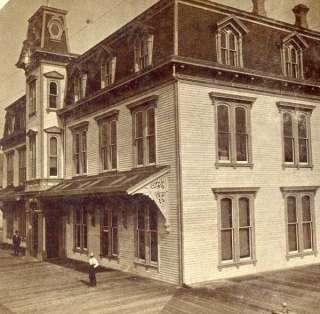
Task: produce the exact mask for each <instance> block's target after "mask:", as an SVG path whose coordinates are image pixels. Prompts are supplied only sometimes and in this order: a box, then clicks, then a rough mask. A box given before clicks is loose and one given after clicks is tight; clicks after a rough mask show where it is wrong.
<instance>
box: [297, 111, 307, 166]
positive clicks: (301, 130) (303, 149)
mask: <svg viewBox="0 0 320 314" xmlns="http://www.w3.org/2000/svg"><path fill="white" fill-rule="evenodd" d="M298 138H299V162H300V163H308V161H309V139H308V130H307V118H306V116H305V115H304V114H300V115H299V117H298Z"/></svg>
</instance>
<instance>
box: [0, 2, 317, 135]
mask: <svg viewBox="0 0 320 314" xmlns="http://www.w3.org/2000/svg"><path fill="white" fill-rule="evenodd" d="M157 1H158V0H10V1H8V0H0V8H1V9H0V33H1V36H0V137H2V134H3V124H4V113H5V111H4V108H5V107H6V106H8V105H9V104H10V103H12V102H13V101H14V100H16V99H18V98H19V97H20V96H22V95H23V94H24V93H25V77H24V72H23V70H20V69H17V68H16V67H15V64H16V62H17V61H18V57H19V54H20V51H21V47H22V42H23V40H25V39H26V33H27V26H28V23H27V21H28V18H30V17H31V15H32V14H33V13H34V12H35V11H36V10H37V9H38V8H39V7H40V6H41V5H48V4H49V5H50V6H52V7H57V8H61V9H65V10H67V11H68V12H69V13H68V15H67V26H68V33H69V41H70V47H71V52H74V53H83V52H84V51H86V50H88V49H89V48H90V47H92V46H93V45H95V44H96V43H98V42H99V41H101V40H102V39H104V38H105V37H107V36H108V35H109V34H111V33H112V32H114V31H115V30H117V29H118V28H119V27H121V26H122V25H123V24H125V23H127V22H128V21H130V20H131V19H133V18H134V17H135V16H137V15H138V14H140V13H141V12H143V11H144V10H145V9H147V8H148V7H150V6H151V5H153V4H154V3H156V2H157ZM215 2H218V3H222V4H225V5H229V6H232V7H236V8H239V9H243V10H246V11H251V10H252V0H215ZM299 3H303V4H305V5H307V6H308V7H309V8H310V12H309V15H308V20H309V26H310V28H311V29H314V30H318V31H320V20H319V19H318V15H319V12H320V1H319V0H266V11H267V15H268V16H269V17H271V18H274V19H278V20H282V21H285V22H288V23H294V15H293V13H292V8H293V7H294V6H295V5H297V4H299ZM2 6H3V7H2ZM88 20H89V21H90V23H87V21H88Z"/></svg>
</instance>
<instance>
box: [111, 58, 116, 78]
mask: <svg viewBox="0 0 320 314" xmlns="http://www.w3.org/2000/svg"><path fill="white" fill-rule="evenodd" d="M116 65H117V57H113V58H112V60H111V71H112V82H111V83H114V82H115V79H116Z"/></svg>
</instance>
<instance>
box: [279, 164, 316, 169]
mask: <svg viewBox="0 0 320 314" xmlns="http://www.w3.org/2000/svg"><path fill="white" fill-rule="evenodd" d="M282 168H283V169H286V168H296V169H298V170H299V169H300V168H309V169H313V165H312V164H286V163H284V164H282Z"/></svg>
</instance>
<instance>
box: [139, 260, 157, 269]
mask: <svg viewBox="0 0 320 314" xmlns="http://www.w3.org/2000/svg"><path fill="white" fill-rule="evenodd" d="M134 264H135V265H136V266H143V267H145V268H153V269H157V270H158V269H159V264H156V263H150V264H147V263H146V262H145V261H143V260H135V261H134Z"/></svg>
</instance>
